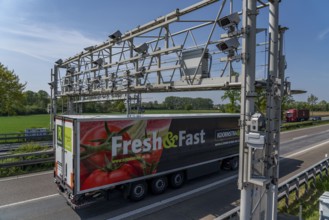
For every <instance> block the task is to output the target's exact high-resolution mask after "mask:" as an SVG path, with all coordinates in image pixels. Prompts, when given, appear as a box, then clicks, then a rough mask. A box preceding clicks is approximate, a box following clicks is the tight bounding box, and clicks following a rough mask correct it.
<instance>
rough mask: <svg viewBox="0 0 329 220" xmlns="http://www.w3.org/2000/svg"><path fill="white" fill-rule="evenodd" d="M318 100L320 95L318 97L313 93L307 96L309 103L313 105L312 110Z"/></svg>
mask: <svg viewBox="0 0 329 220" xmlns="http://www.w3.org/2000/svg"><path fill="white" fill-rule="evenodd" d="M317 101H318V97H316V96H315V95H313V94H311V95H310V96H309V97H308V98H307V102H308V104H309V105H310V107H311V112H312V111H313V109H314V105H316V103H317Z"/></svg>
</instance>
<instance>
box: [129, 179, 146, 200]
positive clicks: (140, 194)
mask: <svg viewBox="0 0 329 220" xmlns="http://www.w3.org/2000/svg"><path fill="white" fill-rule="evenodd" d="M146 194H147V183H146V182H145V181H141V182H137V183H132V185H131V187H130V193H129V199H130V200H132V201H140V200H142V199H144V197H145V196H146Z"/></svg>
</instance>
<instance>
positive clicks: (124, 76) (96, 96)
mask: <svg viewBox="0 0 329 220" xmlns="http://www.w3.org/2000/svg"><path fill="white" fill-rule="evenodd" d="M216 2H219V7H218V12H217V14H216V15H214V16H213V17H212V18H209V14H208V13H203V16H204V18H201V17H202V15H200V13H199V14H198V19H197V20H195V19H191V17H192V16H191V15H192V13H194V12H197V11H199V10H202V9H204V8H206V7H208V6H209V7H210V5H212V4H214V3H216ZM228 2H230V7H229V8H230V14H228V15H227V13H226V14H225V12H224V11H225V9H228V7H227V5H228V4H227V3H228ZM239 2H240V1H239ZM278 2H279V0H269V1H268V2H266V3H265V2H264V1H261V0H243V1H242V11H241V12H235V13H233V0H230V1H226V0H221V1H220V0H203V1H201V2H199V3H197V4H194V5H192V6H190V7H187V8H185V9H182V10H179V9H176V10H175V11H173V12H172V13H169V14H167V15H165V16H162V17H159V18H157V19H155V20H153V21H151V22H149V23H147V24H144V25H141V26H138V27H136V28H135V29H133V30H131V31H128V32H126V33H124V34H123V33H121V31H120V30H117V31H115V32H114V33H112V34H110V35H109V36H108V40H106V41H105V42H104V43H102V44H100V45H94V46H88V47H86V48H84V51H82V52H80V53H78V54H76V55H75V56H73V57H70V58H68V59H66V60H64V61H63V60H62V59H59V60H58V61H56V62H55V65H54V69H53V71H52V72H51V83H50V86H51V94H52V106H53V108H52V112H53V113H54V114H56V112H57V111H56V100H57V98H59V97H66V99H67V101H68V105H67V109H68V110H67V113H69V114H71V113H74V112H77V111H74V105H80V104H81V103H85V102H93V101H100V102H102V101H107V100H126V101H127V110H128V111H127V112H128V113H129V109H130V107H129V104H130V102H131V100H136V102H137V103H140V102H141V94H142V93H152V92H153V93H156V92H179V91H204V90H226V89H241V118H240V168H239V180H238V187H239V189H240V190H241V206H240V209H241V215H240V218H241V219H243V220H245V219H276V198H277V182H278V181H277V179H278V157H279V126H280V123H281V118H280V117H281V115H280V114H281V109H280V106H281V100H282V97H283V93H284V90H285V88H284V84H285V82H284V67H285V60H284V56H283V54H282V42H281V40H282V34H283V32H284V29H280V30H281V32H280V34H281V35H280V42H281V44H280V47H279V46H278V45H279V44H278V39H279V37H278V34H279V28H278ZM257 4H258V5H257ZM268 6H269V14H270V15H269V27H270V28H269V34H270V37H269V39H268V42H269V48H270V49H269V51H268V52H269V55H268V57H269V59H268V70H267V75H268V76H267V78H266V79H264V80H263V81H261V82H262V83H257V82H259V81H256V79H255V73H256V46H257V44H256V34H257V33H259V32H260V31H263V30H264V28H262V29H258V28H257V25H256V21H257V15H258V9H261V8H264V7H268ZM224 14H225V15H224ZM240 17H242V18H240ZM240 19H241V20H242V25H241V24H240ZM223 30H224V33H223ZM239 38H241V39H242V40H239ZM240 42H241V44H242V47H241V48H240ZM278 54H280V56H279V55H278ZM234 61H241V62H242V67H241V73H240V76H237V75H236V74H234V71H233V65H232V63H233V62H234ZM223 63H224V64H223ZM222 64H223V68H222V69H215V68H214V67H216V66H217V67H218V66H220V65H222ZM228 66H229V67H230V68H227V67H228ZM257 84H258V85H262V86H263V87H264V88H265V89H266V94H267V112H266V116H264V115H262V114H259V113H257V112H256V111H255V107H254V105H255V104H254V99H255V97H256V92H255V86H256V85H257ZM75 109H77V108H75ZM78 109H79V111H78V112H82V110H81V105H80V106H79V108H78Z"/></svg>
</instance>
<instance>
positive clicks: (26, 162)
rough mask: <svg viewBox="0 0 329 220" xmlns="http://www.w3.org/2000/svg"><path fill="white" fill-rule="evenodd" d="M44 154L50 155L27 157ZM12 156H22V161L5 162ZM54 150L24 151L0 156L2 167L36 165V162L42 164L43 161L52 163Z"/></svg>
mask: <svg viewBox="0 0 329 220" xmlns="http://www.w3.org/2000/svg"><path fill="white" fill-rule="evenodd" d="M42 155H48V156H49V157H47V158H37V159H27V157H31V156H42ZM10 158H20V159H21V160H20V161H15V162H7V163H6V162H5V163H3V162H2V161H3V160H6V159H10ZM54 160H55V157H54V151H53V150H48V151H38V152H33V153H24V154H10V155H8V154H7V155H3V156H0V168H8V167H15V166H27V165H35V164H41V163H50V162H54Z"/></svg>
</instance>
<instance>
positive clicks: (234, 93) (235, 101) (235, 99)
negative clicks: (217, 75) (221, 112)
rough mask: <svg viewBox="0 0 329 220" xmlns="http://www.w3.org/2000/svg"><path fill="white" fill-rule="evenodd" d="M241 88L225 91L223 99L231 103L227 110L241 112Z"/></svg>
mask: <svg viewBox="0 0 329 220" xmlns="http://www.w3.org/2000/svg"><path fill="white" fill-rule="evenodd" d="M240 94H241V92H240V90H226V91H225V92H224V95H222V97H221V99H222V101H224V100H227V99H228V101H229V103H228V104H227V105H226V106H227V107H226V112H230V113H236V112H239V110H240V109H239V103H240V100H241V97H240Z"/></svg>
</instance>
